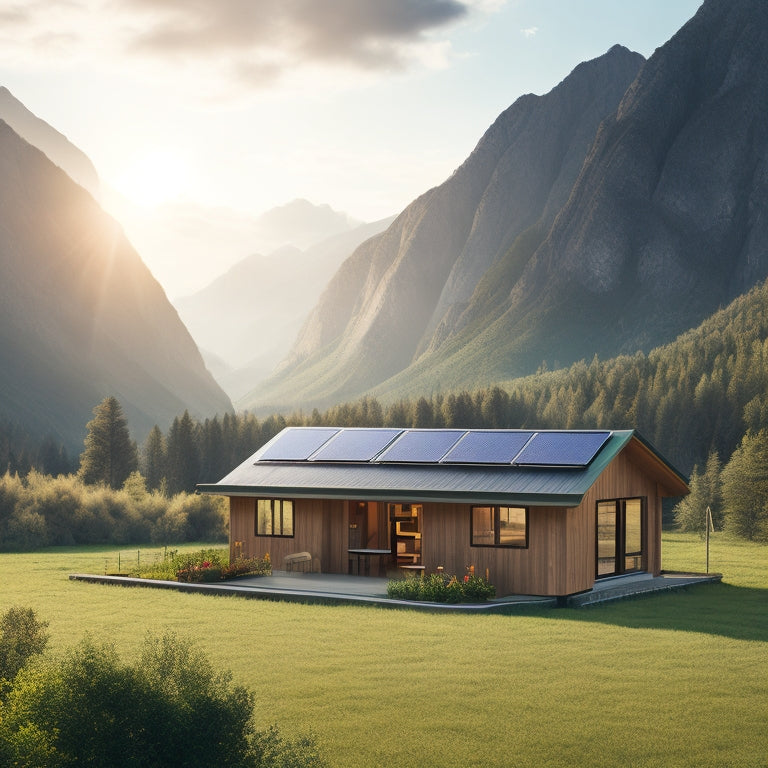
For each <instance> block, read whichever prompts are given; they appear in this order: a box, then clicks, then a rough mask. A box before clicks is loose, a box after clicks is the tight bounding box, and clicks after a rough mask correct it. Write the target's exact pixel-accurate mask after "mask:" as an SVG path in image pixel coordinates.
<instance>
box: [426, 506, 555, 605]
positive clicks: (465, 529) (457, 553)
mask: <svg viewBox="0 0 768 768" xmlns="http://www.w3.org/2000/svg"><path fill="white" fill-rule="evenodd" d="M470 508H471V505H470V504H425V505H424V523H423V526H422V562H423V564H424V565H425V567H426V570H427V571H434V570H435V569H436V568H437V567H438V566H440V565H442V566H443V568H444V569H445V572H446V573H449V574H456V575H457V576H459V577H460V578H461V577H462V576H463V575H464V573H465V572H466V568H467V567H468V566H470V565H474V567H475V574H476V575H478V576H484V575H485V572H486V569H487V570H488V573H489V577H490V580H491V582H492V583H493V584H494V585H495V587H496V592H497V594H498V595H508V594H512V593H518V594H530V595H557V594H568V593H567V592H565V591H561V590H566V589H568V588H569V585H568V584H567V583H566V581H565V567H564V561H565V552H566V547H565V543H566V510H565V509H563V508H558V507H532V508H531V510H530V513H529V515H528V548H527V549H523V548H520V549H518V548H513V547H509V548H506V547H505V548H501V547H472V546H470Z"/></svg>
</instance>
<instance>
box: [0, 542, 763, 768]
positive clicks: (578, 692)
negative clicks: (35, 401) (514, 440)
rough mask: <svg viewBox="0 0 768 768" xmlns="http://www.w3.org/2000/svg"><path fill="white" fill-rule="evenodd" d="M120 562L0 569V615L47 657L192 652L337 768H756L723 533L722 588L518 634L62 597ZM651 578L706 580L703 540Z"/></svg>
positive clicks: (89, 554)
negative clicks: (151, 634)
mask: <svg viewBox="0 0 768 768" xmlns="http://www.w3.org/2000/svg"><path fill="white" fill-rule="evenodd" d="M151 555H152V553H151V552H150V551H149V550H142V552H141V557H142V558H144V557H150V556H151ZM131 557H133V558H134V561H135V557H136V550H133V551H132V552H128V551H124V552H123V553H122V555H121V558H122V560H123V562H125V563H127V562H128V561H129V560H130V558H131ZM115 559H116V551H115V550H114V549H104V548H81V549H76V550H75V549H72V550H70V549H59V550H49V551H46V552H40V553H31V554H3V555H0V610H2V611H4V610H6V609H7V608H8V607H9V606H11V605H28V606H31V607H33V608H34V609H35V610H36V611H37V613H38V616H39V617H40V618H42V619H46V620H48V621H49V622H50V627H49V630H50V633H51V647H52V649H53V650H54V651H55V650H57V649H61V648H62V647H64V646H65V645H67V644H69V643H72V642H75V641H77V640H79V639H80V638H81V637H82V636H83V634H84V633H86V632H89V633H90V634H91V635H92V636H94V637H96V638H100V639H104V640H109V641H113V642H114V643H115V644H116V646H117V647H118V649H119V650H120V652H121V653H122V654H123V655H124V656H125V657H129V656H130V655H131V654H133V653H134V652H135V651H136V650H137V649H138V646H139V644H140V642H141V641H142V640H143V638H144V636H145V634H146V632H147V631H148V630H152V631H155V632H158V633H159V632H163V631H166V630H171V631H174V632H176V633H178V634H179V635H183V636H191V637H193V638H194V639H195V641H196V642H197V643H198V644H199V646H200V647H201V648H202V649H204V650H205V651H206V652H207V653H208V655H209V656H210V658H211V659H212V661H213V663H214V664H215V665H216V667H218V668H219V669H228V670H231V671H232V674H233V677H234V679H235V681H236V682H238V683H242V684H244V685H246V686H247V687H249V688H250V689H251V690H253V691H254V692H255V693H256V698H257V710H256V720H257V723H258V724H259V726H262V727H263V726H266V725H268V724H270V723H273V722H274V723H277V724H278V725H279V726H280V727H281V729H283V730H285V731H286V732H287V733H290V734H295V733H300V732H306V731H309V730H311V731H312V732H313V733H314V734H315V737H316V739H317V741H318V743H319V744H320V746H321V749H322V750H323V752H324V753H325V755H326V756H327V757H328V758H329V761H330V762H331V764H332V765H333V766H344V767H346V766H382V768H387V767H388V766H398V768H403V767H405V766H420V767H421V766H446V767H451V768H453V767H454V766H455V767H456V768H459V766H461V767H462V768H467V766H483V767H484V768H485V767H490V768H493V767H494V766H505V767H508V766H537V767H542V768H544V767H546V766H558V767H564V766H569V767H570V766H606V767H610V766H633V768H645V767H648V768H650V767H651V766H653V767H654V768H655V767H658V768H662V767H663V768H686V767H687V766H690V768H726V767H729V766H733V767H734V768H735V767H737V766H738V767H739V768H758V767H762V768H764V767H765V766H766V765H768V728H766V720H767V718H766V714H767V713H768V547H765V546H762V547H761V546H757V545H754V544H748V543H744V542H737V541H729V540H727V539H725V538H724V537H723V535H722V534H716V535H715V536H714V537H713V541H712V544H711V552H710V570H712V571H719V572H722V573H723V574H724V579H723V583H721V584H708V585H701V586H697V587H694V588H691V589H689V590H686V591H683V592H676V593H669V594H663V595H658V596H653V597H644V598H638V599H634V600H629V601H623V602H619V603H613V604H606V605H601V606H595V607H592V608H582V609H549V610H539V611H536V612H527V613H525V614H521V615H512V616H477V615H452V614H436V615H432V614H424V613H417V612H412V611H407V610H402V611H400V610H382V609H377V608H369V607H355V606H343V607H341V606H319V605H299V604H293V603H272V602H261V601H255V600H241V599H238V598H233V597H213V596H206V595H196V594H180V593H175V592H166V591H162V590H144V589H141V588H131V589H129V588H124V587H113V586H102V585H92V584H86V583H79V582H71V581H69V579H68V574H69V573H72V572H92V573H93V572H95V573H103V572H104V570H105V568H106V567H107V566H108V564H109V563H110V562H113V561H114V560H115ZM663 565H664V568H665V569H667V570H694V571H703V570H704V566H705V550H704V543H703V541H701V540H700V539H698V537H695V536H690V535H688V536H686V535H680V534H665V537H664V563H663ZM111 569H112V566H110V570H111Z"/></svg>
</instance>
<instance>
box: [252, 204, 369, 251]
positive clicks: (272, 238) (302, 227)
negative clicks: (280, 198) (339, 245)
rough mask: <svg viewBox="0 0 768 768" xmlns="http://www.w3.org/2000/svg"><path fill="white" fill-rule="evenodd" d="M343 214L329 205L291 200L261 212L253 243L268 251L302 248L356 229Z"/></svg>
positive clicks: (355, 224)
mask: <svg viewBox="0 0 768 768" xmlns="http://www.w3.org/2000/svg"><path fill="white" fill-rule="evenodd" d="M358 224H360V222H357V221H354V220H353V219H350V218H349V216H347V214H346V213H341V212H339V211H334V210H333V208H331V206H330V205H314V204H313V203H310V202H309V200H303V199H298V200H292V201H291V202H290V203H286V204H285V205H280V206H277V207H276V208H271V209H270V210H268V211H265V212H264V213H262V214H261V215H260V216H259V217H258V218H257V219H256V222H255V229H256V232H255V235H256V240H255V242H256V243H258V248H259V250H261V251H264V252H268V251H272V250H274V249H275V248H280V247H282V246H284V245H292V246H294V247H296V248H301V249H306V248H309V247H310V246H312V245H315V244H316V243H319V242H321V241H322V240H326V239H328V238H329V237H333V236H334V235H339V234H342V233H343V232H348V231H349V230H350V229H353V228H354V227H356V226H358Z"/></svg>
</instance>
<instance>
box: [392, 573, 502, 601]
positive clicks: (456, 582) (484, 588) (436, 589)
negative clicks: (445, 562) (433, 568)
mask: <svg viewBox="0 0 768 768" xmlns="http://www.w3.org/2000/svg"><path fill="white" fill-rule="evenodd" d="M495 595H496V587H494V586H493V584H491V583H490V582H488V581H486V580H485V579H483V578H481V577H480V576H475V575H474V574H467V575H466V576H464V578H463V579H459V578H457V577H456V576H449V575H448V574H444V573H431V574H429V575H428V576H424V575H422V576H409V577H406V578H405V579H393V580H392V581H390V582H389V583H388V584H387V596H388V597H390V598H392V599H395V600H419V601H422V602H428V603H481V602H484V601H485V600H488V599H489V598H491V597H494V596H495Z"/></svg>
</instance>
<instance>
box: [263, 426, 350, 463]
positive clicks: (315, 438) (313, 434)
mask: <svg viewBox="0 0 768 768" xmlns="http://www.w3.org/2000/svg"><path fill="white" fill-rule="evenodd" d="M338 431H339V430H338V429H325V428H323V427H289V428H288V429H284V430H283V431H282V432H281V433H280V434H279V435H278V436H277V437H276V438H275V439H274V440H273V442H271V443H269V444H268V445H267V448H266V450H265V451H264V452H263V453H262V454H261V456H259V461H306V460H307V459H308V458H309V457H310V456H311V455H312V454H313V453H314V452H315V451H316V450H317V449H318V448H320V446H322V445H323V444H324V443H326V442H328V440H330V438H332V437H333V436H334V435H335V434H336V433H337V432H338Z"/></svg>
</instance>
